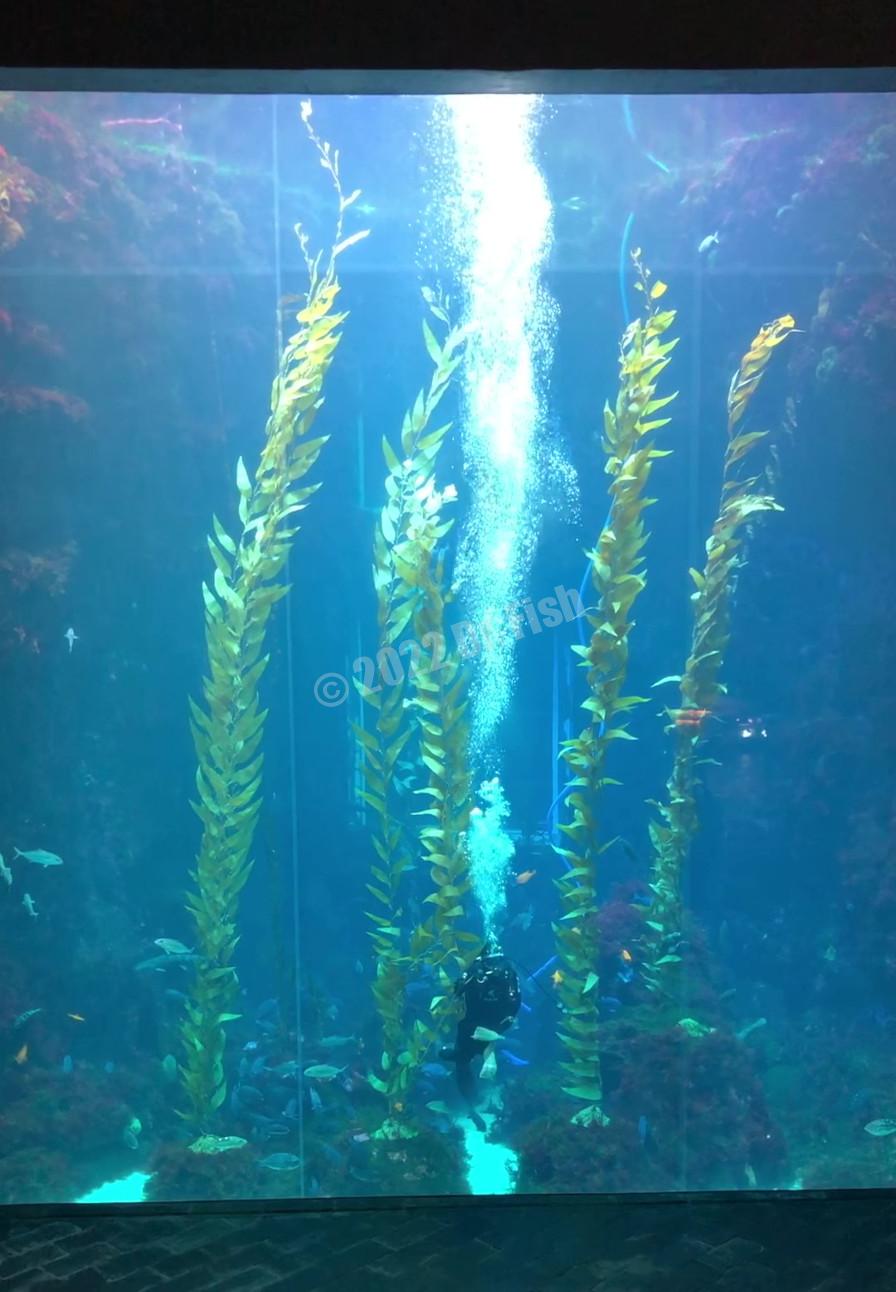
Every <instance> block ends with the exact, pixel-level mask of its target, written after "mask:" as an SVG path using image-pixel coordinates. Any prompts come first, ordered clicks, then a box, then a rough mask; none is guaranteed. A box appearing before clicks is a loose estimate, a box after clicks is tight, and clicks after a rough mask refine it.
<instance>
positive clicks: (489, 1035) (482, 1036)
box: [473, 1027, 503, 1041]
mask: <svg viewBox="0 0 896 1292" xmlns="http://www.w3.org/2000/svg"><path fill="white" fill-rule="evenodd" d="M473 1040H474V1041H501V1040H503V1035H502V1033H501V1032H493V1031H492V1029H491V1028H490V1027H477V1028H476V1029H475V1030H474V1032H473Z"/></svg>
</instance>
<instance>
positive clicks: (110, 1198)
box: [75, 1171, 152, 1202]
mask: <svg viewBox="0 0 896 1292" xmlns="http://www.w3.org/2000/svg"><path fill="white" fill-rule="evenodd" d="M151 1179H152V1176H151V1175H146V1174H145V1173H144V1172H143V1171H132V1172H131V1174H130V1175H126V1176H124V1177H123V1178H122V1179H120V1180H108V1181H107V1182H106V1183H105V1184H101V1185H99V1186H98V1187H97V1188H96V1189H91V1190H90V1192H89V1193H85V1194H84V1196H83V1198H75V1202H144V1201H145V1198H144V1190H145V1188H146V1185H147V1183H148V1182H149V1180H151Z"/></svg>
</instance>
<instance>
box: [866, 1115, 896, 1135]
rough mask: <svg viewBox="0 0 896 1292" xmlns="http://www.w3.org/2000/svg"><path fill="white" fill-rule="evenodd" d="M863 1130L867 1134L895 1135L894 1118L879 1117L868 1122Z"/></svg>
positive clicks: (895, 1121)
mask: <svg viewBox="0 0 896 1292" xmlns="http://www.w3.org/2000/svg"><path fill="white" fill-rule="evenodd" d="M865 1130H866V1131H867V1132H868V1134H869V1135H896V1119H894V1118H893V1117H879V1118H878V1119H877V1121H873V1122H869V1123H868V1125H867V1126H866V1127H865Z"/></svg>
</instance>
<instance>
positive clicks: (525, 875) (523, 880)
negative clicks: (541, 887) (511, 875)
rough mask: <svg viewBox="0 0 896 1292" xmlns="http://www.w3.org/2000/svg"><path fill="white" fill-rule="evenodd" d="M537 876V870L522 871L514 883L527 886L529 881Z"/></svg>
mask: <svg viewBox="0 0 896 1292" xmlns="http://www.w3.org/2000/svg"><path fill="white" fill-rule="evenodd" d="M537 874H538V871H537V870H524V871H522V873H521V874H519V875H517V877H516V882H517V883H518V884H528V882H529V880H530V879H534V878H535V876H536V875H537Z"/></svg>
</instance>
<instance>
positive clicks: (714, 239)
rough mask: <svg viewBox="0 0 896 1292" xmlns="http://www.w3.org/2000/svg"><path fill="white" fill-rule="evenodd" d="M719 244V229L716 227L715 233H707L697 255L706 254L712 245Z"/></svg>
mask: <svg viewBox="0 0 896 1292" xmlns="http://www.w3.org/2000/svg"><path fill="white" fill-rule="evenodd" d="M718 245H719V231H718V229H716V231H715V233H710V234H707V236H706V237H705V238H704V239H703V241H702V242H701V243H700V246H699V247H698V248H697V255H698V256H705V255H706V253H707V251H709V249H710V247H717V246H718Z"/></svg>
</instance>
